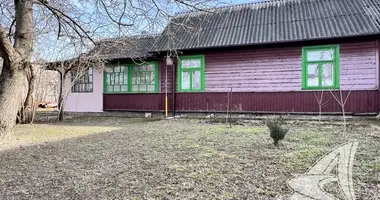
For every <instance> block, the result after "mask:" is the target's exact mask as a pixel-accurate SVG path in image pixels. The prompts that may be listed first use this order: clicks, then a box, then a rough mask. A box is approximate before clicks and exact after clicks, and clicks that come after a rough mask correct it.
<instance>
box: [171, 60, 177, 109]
mask: <svg viewBox="0 0 380 200" xmlns="http://www.w3.org/2000/svg"><path fill="white" fill-rule="evenodd" d="M175 66H176V64H175V63H174V62H173V65H172V67H173V82H172V84H173V86H172V88H173V92H172V98H173V116H175V110H176V106H177V103H176V88H175V87H176V84H175V82H176V77H177V74H176V71H175V68H176V67H175Z"/></svg>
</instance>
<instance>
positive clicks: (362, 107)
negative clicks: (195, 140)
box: [103, 90, 379, 115]
mask: <svg viewBox="0 0 380 200" xmlns="http://www.w3.org/2000/svg"><path fill="white" fill-rule="evenodd" d="M333 94H334V96H335V97H336V98H337V99H340V92H339V91H336V92H333ZM321 95H322V92H320V91H299V92H234V93H233V94H232V100H231V112H234V113H257V114H274V113H290V114H316V113H319V104H318V101H317V98H320V97H321ZM348 95H349V96H348ZM227 96H228V94H227V92H204V93H177V94H176V101H177V102H176V110H177V111H179V112H225V111H226V110H227V102H228V99H227ZM334 96H333V95H332V94H331V93H330V92H326V91H325V92H324V93H323V98H322V102H323V106H322V110H321V111H322V112H323V113H324V114H329V113H330V114H335V113H336V114H340V113H342V107H341V106H340V105H339V103H338V101H337V100H336V99H335V98H334ZM342 96H343V99H344V100H345V99H346V97H347V96H348V98H347V101H346V104H345V106H344V107H345V112H346V114H347V115H357V114H368V115H374V114H377V113H379V91H378V90H366V91H351V93H349V92H348V91H343V92H342ZM168 99H169V110H170V111H171V110H172V107H173V106H172V104H171V102H170V101H171V100H172V95H171V94H169V95H168ZM164 106H165V94H161V93H158V94H133V95H130V94H112V95H109V94H104V95H103V110H119V111H122V110H125V111H163V110H164Z"/></svg>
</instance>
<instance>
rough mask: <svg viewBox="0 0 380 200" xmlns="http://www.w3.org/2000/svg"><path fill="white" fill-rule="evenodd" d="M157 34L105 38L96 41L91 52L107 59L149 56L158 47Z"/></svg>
mask: <svg viewBox="0 0 380 200" xmlns="http://www.w3.org/2000/svg"><path fill="white" fill-rule="evenodd" d="M157 38H158V36H157V35H139V36H131V37H122V38H112V39H104V40H101V41H99V42H96V44H95V47H94V48H93V49H92V50H91V51H90V52H89V55H90V56H100V57H104V58H106V59H110V60H112V59H121V58H147V57H150V56H152V54H150V53H148V52H151V51H152V50H153V49H155V47H156V42H157Z"/></svg>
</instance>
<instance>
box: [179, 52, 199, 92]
mask: <svg viewBox="0 0 380 200" xmlns="http://www.w3.org/2000/svg"><path fill="white" fill-rule="evenodd" d="M204 71H205V58H204V56H203V55H201V56H182V57H180V58H179V62H178V91H180V92H199V91H204V89H205V84H204V82H205V81H204V80H205V79H204Z"/></svg>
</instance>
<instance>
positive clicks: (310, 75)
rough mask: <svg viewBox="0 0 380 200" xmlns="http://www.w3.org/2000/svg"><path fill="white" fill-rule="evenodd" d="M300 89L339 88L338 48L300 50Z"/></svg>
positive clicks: (331, 46)
mask: <svg viewBox="0 0 380 200" xmlns="http://www.w3.org/2000/svg"><path fill="white" fill-rule="evenodd" d="M302 88H303V89H338V88H339V46H338V45H330V46H316V47H304V48H303V49H302Z"/></svg>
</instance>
